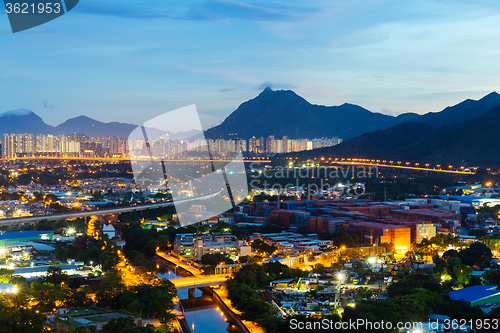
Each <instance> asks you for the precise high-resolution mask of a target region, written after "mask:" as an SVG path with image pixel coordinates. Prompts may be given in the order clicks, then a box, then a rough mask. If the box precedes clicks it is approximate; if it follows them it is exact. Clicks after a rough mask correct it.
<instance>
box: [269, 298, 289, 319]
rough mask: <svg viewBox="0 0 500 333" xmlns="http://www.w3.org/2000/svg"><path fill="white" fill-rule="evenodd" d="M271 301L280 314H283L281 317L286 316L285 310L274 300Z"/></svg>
mask: <svg viewBox="0 0 500 333" xmlns="http://www.w3.org/2000/svg"><path fill="white" fill-rule="evenodd" d="M271 302H272V303H273V305H274V306H275V307H276V308H277V309H278V310H279V311H280V312H281V314H282V315H283V317H286V316H287V314H286V312H285V310H283V309H282V308H281V307H280V306H279V305H278V304H276V302H275V301H274V300H272V301H271Z"/></svg>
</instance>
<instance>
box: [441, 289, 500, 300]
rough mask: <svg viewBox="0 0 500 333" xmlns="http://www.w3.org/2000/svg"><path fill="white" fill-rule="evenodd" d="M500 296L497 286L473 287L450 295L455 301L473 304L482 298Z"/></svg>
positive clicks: (455, 291)
mask: <svg viewBox="0 0 500 333" xmlns="http://www.w3.org/2000/svg"><path fill="white" fill-rule="evenodd" d="M497 294H500V290H497V286H472V287H468V288H463V289H459V290H454V291H450V292H449V293H448V295H449V296H450V298H452V299H454V300H463V301H466V302H473V301H477V300H480V299H482V298H486V297H490V296H493V295H497Z"/></svg>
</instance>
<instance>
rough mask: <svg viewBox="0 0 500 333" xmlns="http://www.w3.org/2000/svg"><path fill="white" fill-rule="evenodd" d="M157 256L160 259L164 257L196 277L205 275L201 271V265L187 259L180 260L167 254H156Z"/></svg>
mask: <svg viewBox="0 0 500 333" xmlns="http://www.w3.org/2000/svg"><path fill="white" fill-rule="evenodd" d="M156 255H157V256H159V257H162V258H163V259H165V260H167V261H170V262H171V263H173V264H175V265H177V266H179V267H182V268H184V269H185V270H186V271H188V272H190V273H191V274H193V275H194V276H198V275H202V274H203V273H202V272H201V271H200V269H199V266H200V265H199V264H197V263H195V262H193V261H190V260H187V259H179V258H177V257H174V256H173V255H171V254H168V253H165V252H156Z"/></svg>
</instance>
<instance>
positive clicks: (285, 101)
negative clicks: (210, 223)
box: [205, 88, 500, 140]
mask: <svg viewBox="0 0 500 333" xmlns="http://www.w3.org/2000/svg"><path fill="white" fill-rule="evenodd" d="M498 104H500V95H499V94H497V93H496V92H493V93H491V94H488V95H487V96H485V97H483V98H482V99H480V100H478V101H475V100H471V99H467V100H465V101H463V102H461V103H459V104H457V105H454V106H450V107H447V108H445V109H444V110H442V111H440V112H429V113H426V114H424V115H419V114H416V113H410V112H409V113H403V114H401V115H399V116H397V117H395V116H390V115H385V114H381V113H376V112H371V111H369V110H367V109H365V108H363V107H361V106H358V105H354V104H349V103H345V104H342V105H339V106H323V105H314V104H311V103H309V102H308V101H306V100H305V99H304V98H302V97H300V96H298V95H297V94H296V93H295V92H293V91H291V90H277V91H274V90H272V89H270V88H266V89H265V90H264V91H262V92H261V93H260V94H259V95H258V96H257V97H255V98H254V99H251V100H249V101H247V102H244V103H243V104H241V105H240V106H239V107H238V108H237V109H236V110H235V111H234V112H233V113H231V114H230V115H229V116H228V117H227V118H226V119H225V120H224V122H222V124H220V125H218V126H215V127H213V128H211V129H209V130H207V131H205V136H206V137H207V138H211V139H216V138H225V139H229V138H241V139H249V138H251V137H252V136H255V137H260V136H262V137H264V138H266V137H268V136H270V135H273V136H274V137H277V138H281V137H282V136H288V137H289V138H292V139H293V138H310V139H312V138H315V137H340V138H343V139H344V140H348V139H350V138H354V137H358V136H360V135H363V134H365V133H370V132H373V131H377V130H381V129H387V128H390V127H392V126H395V125H398V124H401V123H403V122H423V123H427V124H430V125H432V126H434V127H441V126H447V125H453V124H456V123H459V122H461V121H464V120H467V119H471V118H473V117H477V116H480V115H482V114H484V113H485V112H487V111H488V110H490V109H491V108H493V107H494V106H496V105H498Z"/></svg>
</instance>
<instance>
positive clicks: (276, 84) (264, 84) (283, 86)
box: [253, 81, 297, 91]
mask: <svg viewBox="0 0 500 333" xmlns="http://www.w3.org/2000/svg"><path fill="white" fill-rule="evenodd" d="M268 87H269V88H271V89H295V88H297V87H295V86H292V85H291V84H287V83H280V82H270V81H267V82H262V83H261V84H259V85H258V86H255V87H254V88H253V90H259V91H260V90H264V89H266V88H268Z"/></svg>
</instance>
